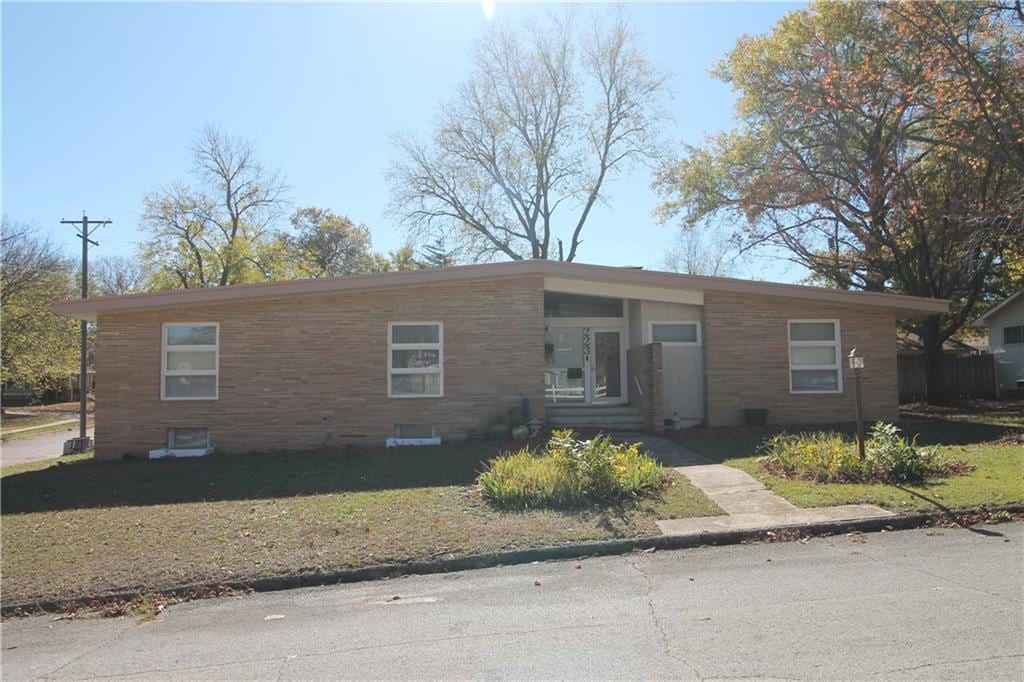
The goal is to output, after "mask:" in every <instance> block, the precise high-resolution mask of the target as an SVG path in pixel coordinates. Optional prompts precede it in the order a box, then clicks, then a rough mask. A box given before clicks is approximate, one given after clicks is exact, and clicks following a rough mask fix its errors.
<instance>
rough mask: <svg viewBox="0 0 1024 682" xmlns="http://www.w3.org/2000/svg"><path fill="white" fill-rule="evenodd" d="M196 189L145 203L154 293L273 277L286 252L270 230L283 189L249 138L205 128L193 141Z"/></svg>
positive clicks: (144, 253)
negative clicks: (261, 161)
mask: <svg viewBox="0 0 1024 682" xmlns="http://www.w3.org/2000/svg"><path fill="white" fill-rule="evenodd" d="M192 159H193V171H194V175H195V179H196V185H194V186H190V185H184V184H174V185H171V186H169V187H168V188H166V189H164V190H161V191H158V192H155V193H153V194H151V195H149V196H147V197H146V199H145V210H144V212H143V218H142V225H143V227H144V228H145V229H146V231H148V232H149V234H150V239H149V240H147V241H146V242H144V243H143V244H142V245H141V246H140V251H139V255H140V259H141V260H142V262H143V263H144V264H145V266H146V269H147V271H148V273H149V275H150V280H151V282H150V284H151V286H152V287H153V288H157V289H163V288H182V289H191V288H197V287H212V286H225V285H228V284H243V283H247V282H257V281H264V280H268V279H272V278H273V277H274V273H275V272H276V271H278V270H279V269H280V266H281V263H280V262H279V261H278V260H275V259H280V258H281V257H283V256H284V255H285V254H284V252H283V251H282V249H281V248H280V244H279V243H277V235H276V233H275V231H274V225H275V223H276V221H277V220H278V219H279V218H280V217H281V212H282V210H283V207H284V203H285V202H284V196H285V192H286V186H285V184H284V181H283V180H282V179H281V176H280V174H279V173H278V172H276V171H270V170H268V169H266V168H265V167H264V166H263V165H262V164H261V163H260V162H259V161H258V160H257V159H256V151H255V145H254V143H253V142H252V141H251V140H246V139H243V138H240V137H234V136H231V135H227V134H225V133H224V132H223V131H221V130H220V129H219V128H216V127H213V126H207V127H205V128H203V129H202V130H201V131H199V132H198V133H197V135H196V136H195V138H194V139H193V141H192Z"/></svg>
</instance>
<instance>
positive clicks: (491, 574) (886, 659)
mask: <svg viewBox="0 0 1024 682" xmlns="http://www.w3.org/2000/svg"><path fill="white" fill-rule="evenodd" d="M978 530H979V531H980V532H973V531H970V530H966V529H960V528H957V529H933V530H915V531H903V532H898V533H876V534H870V535H859V534H854V535H851V536H845V535H843V536H837V537H833V538H822V539H813V540H810V541H808V542H806V543H800V542H791V543H779V544H762V545H735V546H731V547H704V548H699V549H693V550H681V551H674V552H655V553H650V554H646V553H641V554H637V555H631V556H620V557H604V558H596V559H587V560H584V561H580V562H576V561H567V562H551V563H543V564H534V565H523V566H512V567H505V568H494V569H487V570H481V571H467V572H461V573H452V574H448V575H433V576H416V577H409V578H400V579H395V580H387V581H377V582H370V583H360V584H354V585H341V586H334V587H320V588H309V589H302V590H293V591H288V592H276V593H265V594H258V595H250V596H243V597H238V598H223V599H213V600H207V601H196V602H191V603H188V604H181V605H178V606H172V607H169V608H168V609H167V610H166V611H165V612H164V613H163V614H162V615H161V616H160V617H159V618H158V619H157V620H155V621H150V622H145V623H138V622H136V621H135V620H134V619H131V618H118V619H99V618H92V619H84V620H74V621H57V622H55V621H54V617H53V616H52V615H50V616H41V617H36V618H25V619H11V620H7V621H5V622H4V623H3V624H2V625H0V634H2V635H3V637H2V639H3V648H4V651H3V658H2V674H3V679H4V680H25V679H33V678H40V677H46V678H47V679H51V678H56V679H91V678H94V677H104V678H122V679H125V678H128V679H147V680H148V679H154V680H156V679H159V680H178V679H296V680H297V679H338V678H364V679H378V678H379V679H408V678H428V679H452V678H459V679H464V678H506V679H508V678H512V679H538V678H546V679H552V678H576V679H651V678H687V679H696V678H703V679H714V678H717V679H723V678H756V679H764V678H776V679H783V678H784V679H797V678H814V679H871V678H876V679H893V678H899V679H912V678H921V679H940V678H941V679H947V678H958V679H985V680H997V679H1014V680H1019V679H1021V678H1022V677H1024V665H1022V664H1024V609H1022V598H1021V596H1022V595H1021V585H1024V562H1022V561H1021V546H1022V544H1021V543H1022V542H1024V524H1001V525H995V526H989V527H986V528H984V529H978Z"/></svg>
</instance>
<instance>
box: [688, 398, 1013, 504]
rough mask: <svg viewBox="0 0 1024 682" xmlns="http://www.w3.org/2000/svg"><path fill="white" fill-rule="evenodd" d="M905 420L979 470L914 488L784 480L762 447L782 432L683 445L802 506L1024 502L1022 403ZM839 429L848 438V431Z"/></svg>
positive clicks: (925, 411) (917, 410)
mask: <svg viewBox="0 0 1024 682" xmlns="http://www.w3.org/2000/svg"><path fill="white" fill-rule="evenodd" d="M901 416H902V419H901V422H900V427H901V428H902V429H903V432H904V434H905V435H907V436H913V435H917V442H918V444H920V445H925V446H938V447H939V448H940V451H941V452H942V454H943V455H944V456H945V457H947V458H949V459H958V460H965V461H967V462H970V463H971V464H974V466H975V467H976V468H975V470H974V472H973V473H971V474H968V475H966V476H953V477H950V478H944V479H935V480H932V481H927V482H924V483H921V484H915V485H910V484H906V485H900V486H896V485H885V484H851V483H828V484H823V483H814V482H812V481H797V480H789V479H785V478H780V477H778V476H772V475H770V474H768V473H765V472H764V471H762V470H761V468H760V466H759V465H758V462H757V459H758V455H757V448H758V447H759V446H760V444H761V443H762V441H763V440H764V439H765V438H767V437H769V436H770V435H773V434H774V433H777V432H778V430H777V429H770V428H767V429H753V428H749V429H744V428H735V429H701V430H693V431H691V432H686V433H684V434H682V435H679V436H677V439H678V440H679V442H680V443H682V444H683V445H685V446H687V447H689V448H691V449H692V450H694V451H696V452H699V453H700V454H702V455H704V456H706V457H709V458H711V459H714V460H715V461H720V462H722V463H723V464H727V465H729V466H734V467H736V468H738V469H742V470H743V471H746V472H747V473H749V474H751V475H753V476H755V477H757V478H758V479H760V480H761V481H763V482H764V483H765V485H767V486H768V487H769V488H771V489H772V490H774V491H775V492H777V493H778V494H780V495H782V496H783V497H785V498H786V499H788V500H789V501H790V502H792V503H793V504H795V505H797V506H800V507H820V506H832V505H839V504H855V503H869V504H877V505H880V506H882V507H886V508H888V509H893V510H898V511H936V510H941V509H960V508H966V507H975V506H979V505H998V504H1009V503H1019V502H1024V403H1022V402H1021V401H1007V402H990V401H973V402H967V403H962V404H959V405H955V406H950V407H946V408H931V407H924V406H909V407H908V408H907V409H905V410H904V411H903V412H902V415H901ZM812 429H814V427H808V428H807V429H805V430H812ZM833 430H838V431H845V432H847V433H849V432H850V429H849V426H848V425H847V426H845V427H840V428H836V429H833Z"/></svg>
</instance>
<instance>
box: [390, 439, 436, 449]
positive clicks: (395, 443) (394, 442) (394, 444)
mask: <svg viewBox="0 0 1024 682" xmlns="http://www.w3.org/2000/svg"><path fill="white" fill-rule="evenodd" d="M385 444H386V446H387V447H389V448H398V447H404V446H407V445H410V446H421V445H440V444H441V438H440V437H436V436H435V437H434V438H388V439H387V441H386V442H385Z"/></svg>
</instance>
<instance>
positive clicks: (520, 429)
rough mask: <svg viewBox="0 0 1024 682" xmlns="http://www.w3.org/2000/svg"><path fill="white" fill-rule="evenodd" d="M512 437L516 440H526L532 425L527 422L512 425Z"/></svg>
mask: <svg viewBox="0 0 1024 682" xmlns="http://www.w3.org/2000/svg"><path fill="white" fill-rule="evenodd" d="M512 437H513V438H515V439H516V440H525V439H526V438H529V437H530V427H529V426H527V425H526V424H520V425H519V426H513V427H512Z"/></svg>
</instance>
